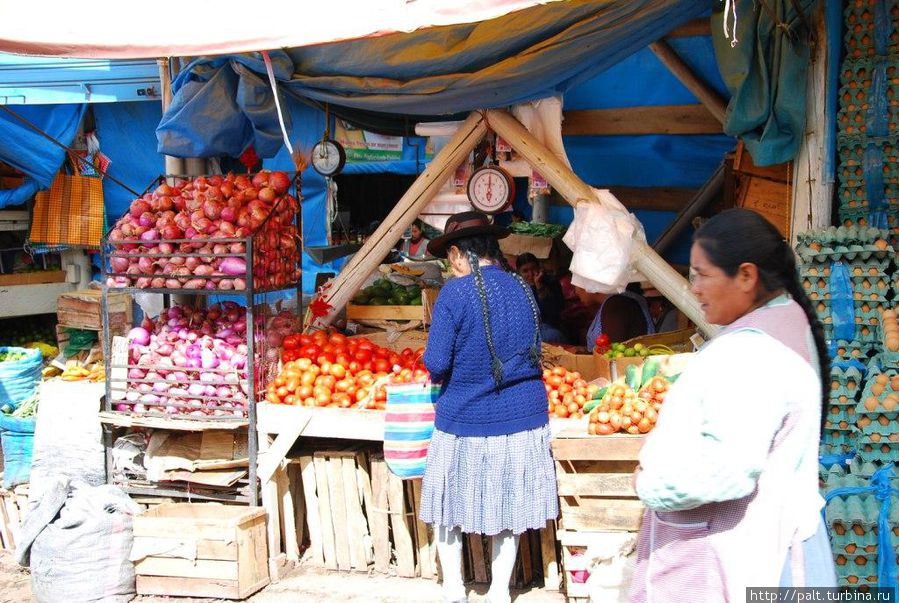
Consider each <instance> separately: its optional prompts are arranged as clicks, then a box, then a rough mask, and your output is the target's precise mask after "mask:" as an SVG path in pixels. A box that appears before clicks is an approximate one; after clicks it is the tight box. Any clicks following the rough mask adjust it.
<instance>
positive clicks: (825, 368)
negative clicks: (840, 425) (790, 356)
mask: <svg viewBox="0 0 899 603" xmlns="http://www.w3.org/2000/svg"><path fill="white" fill-rule="evenodd" d="M784 247H785V251H784V253H785V254H789V256H790V262H789V263H787V262H785V264H788V265H789V270H785V271H784V273H783V274H782V275H781V283H782V284H783V287H784V289H786V290H787V293H789V294H790V297H792V298H793V300H794V301H795V302H796V303H797V304H799V306H800V307H801V308H802V310H803V311H804V312H805V317H806V318H807V319H808V324H809V327H811V330H812V337H813V338H814V340H815V349H816V350H817V352H818V365H819V367H820V371H821V428H822V429H823V428H824V420H825V418H826V417H827V410H828V407H829V406H830V351H829V350H828V349H827V341H826V340H825V338H824V328H823V327H822V326H821V320H820V319H819V318H818V314H817V312H815V308H814V306H813V305H812V302H811V300H810V299H809V297H808V295H807V294H806V292H805V289H803V287H802V284H801V283H800V282H799V273H798V272H797V271H796V260H795V255H794V253H793V249H792V248H791V247H790V245H789V243H787V242H786V241H784Z"/></svg>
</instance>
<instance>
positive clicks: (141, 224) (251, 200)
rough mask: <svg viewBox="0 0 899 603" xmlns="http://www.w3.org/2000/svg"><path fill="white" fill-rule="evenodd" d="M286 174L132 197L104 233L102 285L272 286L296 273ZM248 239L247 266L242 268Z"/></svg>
mask: <svg viewBox="0 0 899 603" xmlns="http://www.w3.org/2000/svg"><path fill="white" fill-rule="evenodd" d="M289 188H290V177H289V176H288V175H287V174H286V173H285V172H278V171H276V172H269V171H263V172H259V173H258V174H255V175H253V176H248V175H234V174H228V175H227V176H218V175H216V176H200V177H197V178H194V179H192V180H188V181H182V182H179V183H176V184H174V185H169V184H166V183H163V184H160V185H159V186H158V187H156V189H155V190H153V191H152V192H148V193H145V194H144V195H142V196H141V197H139V198H138V199H135V200H134V201H133V202H132V203H131V206H130V208H129V209H128V212H127V213H126V214H125V215H124V216H122V217H121V218H119V220H118V221H117V222H116V224H115V226H114V227H113V229H112V231H110V233H109V243H110V245H111V246H112V248H113V250H112V252H111V253H110V257H109V266H108V267H107V269H108V278H107V281H106V282H107V285H109V286H110V287H138V288H140V289H147V288H153V289H190V290H197V289H209V290H218V291H243V290H246V289H247V287H248V282H247V279H248V268H252V277H253V288H254V289H257V290H263V289H275V288H281V287H285V286H287V285H290V284H292V283H295V282H297V281H298V280H299V278H300V268H299V260H300V255H299V250H298V248H297V242H298V241H299V233H298V232H297V227H296V221H295V219H296V214H297V211H298V210H299V203H298V202H297V199H296V198H295V197H294V196H293V195H291V194H289V193H288V189H289ZM250 237H252V241H253V257H252V266H250V267H248V266H247V258H246V252H247V244H246V241H247V239H248V238H250Z"/></svg>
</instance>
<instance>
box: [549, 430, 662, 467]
mask: <svg viewBox="0 0 899 603" xmlns="http://www.w3.org/2000/svg"><path fill="white" fill-rule="evenodd" d="M559 435H560V437H557V438H556V439H554V440H553V441H552V451H553V458H555V459H556V460H585V461H589V460H610V461H619V460H620V461H630V460H637V456H638V454H639V453H640V449H641V448H642V447H643V442H644V441H645V440H646V436H632V435H621V436H615V435H611V436H602V437H597V436H592V437H591V436H584V437H578V438H566V437H561V436H563V435H564V432H563V433H561V434H559Z"/></svg>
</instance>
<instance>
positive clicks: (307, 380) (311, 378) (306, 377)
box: [300, 371, 318, 385]
mask: <svg viewBox="0 0 899 603" xmlns="http://www.w3.org/2000/svg"><path fill="white" fill-rule="evenodd" d="M317 376H318V375H317V374H316V373H313V372H312V371H305V372H304V373H303V374H302V375H300V385H312V384H313V383H315V378H316V377H317Z"/></svg>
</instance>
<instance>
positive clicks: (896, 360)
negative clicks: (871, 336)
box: [877, 342, 899, 369]
mask: <svg viewBox="0 0 899 603" xmlns="http://www.w3.org/2000/svg"><path fill="white" fill-rule="evenodd" d="M881 343H882V342H881ZM877 359H878V361H879V363H880V366H882V367H884V368H892V369H899V352H891V351H889V350H886V349H885V346H884V348H882V351H881V352H880V353H879V354H878V355H877Z"/></svg>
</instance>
